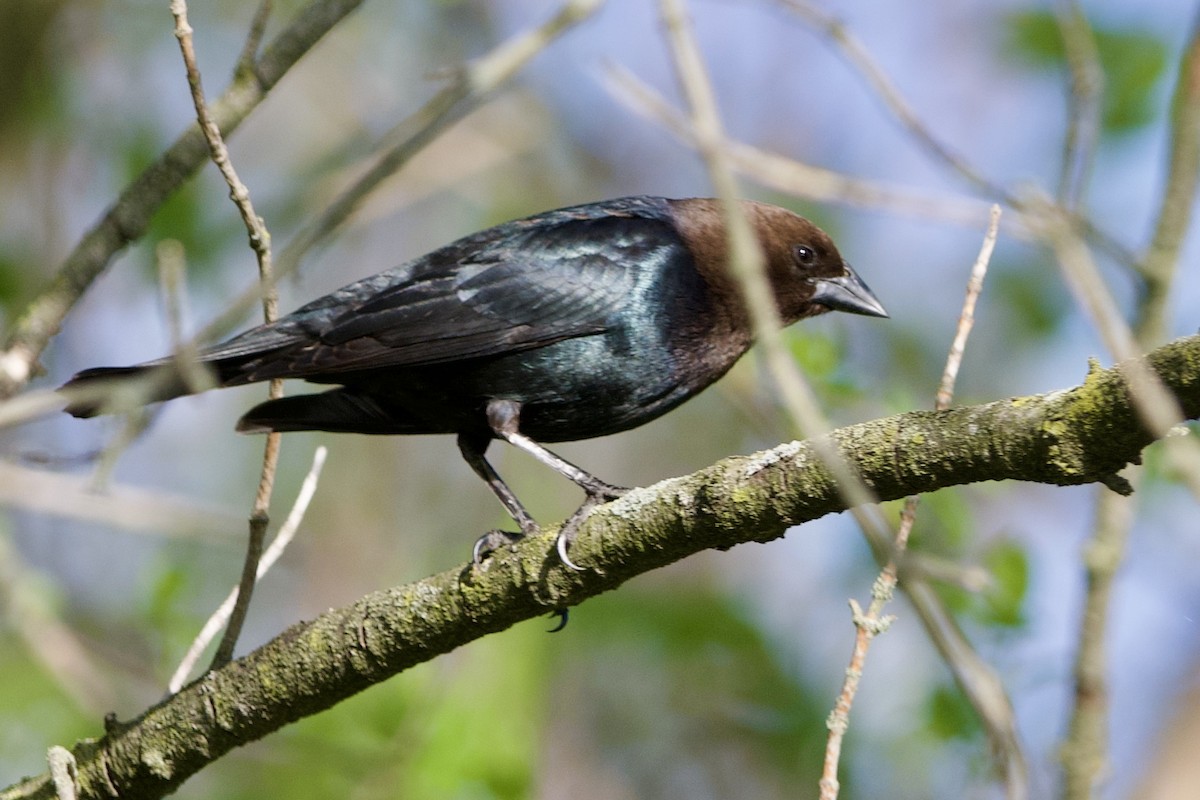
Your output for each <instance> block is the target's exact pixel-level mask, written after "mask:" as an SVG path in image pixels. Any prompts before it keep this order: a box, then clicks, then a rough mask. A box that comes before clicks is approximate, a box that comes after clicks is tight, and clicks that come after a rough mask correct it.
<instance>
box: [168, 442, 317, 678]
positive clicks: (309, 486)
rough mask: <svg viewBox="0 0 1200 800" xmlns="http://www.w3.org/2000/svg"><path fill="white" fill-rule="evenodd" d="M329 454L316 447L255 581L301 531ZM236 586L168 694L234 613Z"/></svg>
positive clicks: (186, 658)
mask: <svg viewBox="0 0 1200 800" xmlns="http://www.w3.org/2000/svg"><path fill="white" fill-rule="evenodd" d="M327 454H328V451H327V449H326V448H325V447H318V448H317V451H316V452H315V453H314V454H313V463H312V467H311V468H310V469H309V471H308V475H307V476H305V478H304V482H303V483H302V484H301V485H300V491H299V493H298V494H297V495H296V502H295V503H294V504H293V505H292V510H291V511H290V512H289V513H288V516H287V519H285V520H284V522H283V527H281V528H280V529H279V533H277V534H275V539H274V540H273V541H272V542H271V546H270V547H268V548H267V549H266V552H264V553H263V557H262V560H261V561H260V562H259V564H258V572H257V575H256V578H257V579H258V580H261V579H262V577H263V576H264V575H266V574H267V572H268V571H269V570H270V569H271V567H272V566H274V565H275V562H276V561H278V560H279V557H280V556H281V555H283V551H284V550H285V549H287V546H288V545H289V544H290V543H291V541H292V539H293V537H295V535H296V531H297V530H298V529H299V528H300V523H301V522H303V521H304V514H305V513H306V512H307V511H308V504H309V503H310V502H312V498H313V495H314V494H316V492H317V482H318V481H319V480H320V478H321V469H322V467H324V466H325V456H326V455H327ZM238 593H239V587H234V588H233V590H232V591H230V593H229V595H228V596H227V597H226V598H225V600H224V601H223V602H222V603H221V605H220V606H219V607H218V608H217V610H216V611H214V612H213V614H212V616H211V617H209V619H208V622H206V623H204V627H203V628H202V629H201V630H200V633H199V634H198V635H197V636H196V639H195V641H193V642H192V645H191V647H189V648H188V651H187V654H186V655H184V657H183V660H182V661H180V662H179V666H178V667H176V669H175V673H174V674H173V675H172V676H171V680H170V682H169V683H168V684H167V692H168V694H175V693H176V692H178V691H179V690H180V689H182V688H183V684H184V682H185V681H187V677H188V675H189V674H191V672H192V669H193V668H195V666H196V662H198V661H199V660H200V656H201V655H203V653H204V650H205V648H207V647H208V645H209V644H210V643H211V642H212V640H213V637H215V636H216V635H217V632H218V631H220V630H221V628H222V627H223V626H224V625H225V623H226V621H227V620H228V619H229V616H230V615H231V614H232V613H233V608H234V604H235V603H236V602H237V597H238Z"/></svg>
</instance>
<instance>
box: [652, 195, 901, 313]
mask: <svg viewBox="0 0 1200 800" xmlns="http://www.w3.org/2000/svg"><path fill="white" fill-rule="evenodd" d="M672 205H673V207H674V210H675V218H676V220H677V222H676V224H677V226H678V227H679V229H680V232H681V234H682V235H683V237H684V240H685V241H686V242H687V244H688V247H689V249H690V250H691V251H692V254H693V256H694V257H695V259H696V265H697V268H698V269H699V271H700V272H701V274H702V275H703V276H704V278H705V280H706V281H707V282H708V283H709V285H710V286H712V287H713V288H714V289H716V290H717V291H722V290H723V291H725V292H729V293H730V294H731V295H732V296H740V292H737V291H736V289H735V288H734V287H733V280H734V279H733V276H732V275H730V274H729V270H728V267H727V257H726V253H727V251H728V243H727V236H726V232H725V224H724V216H723V210H722V208H721V202H720V201H719V200H715V199H711V198H695V199H689V200H675V201H672ZM742 208H743V209H744V210H745V212H746V215H747V217H748V218H749V221H750V223H751V225H752V226H753V228H754V231H755V233H756V234H757V236H758V241H759V243H760V245H761V246H762V250H763V255H764V256H765V258H766V262H767V264H766V266H767V276H768V278H769V280H770V282H771V288H772V289H773V290H774V293H775V300H776V303H777V304H778V308H779V316H780V317H781V319H782V320H783V322H784V324H785V325H790V324H791V323H793V322H796V321H797V320H800V319H803V318H804V317H812V316H816V315H817V314H824V313H825V312H827V311H847V312H850V313H852V314H864V315H866V316H870V317H886V316H887V315H888V314H887V311H885V310H884V308H883V305H882V304H881V303H880V302H879V300H878V299H877V298H876V297H875V295H874V294H873V293H872V292H871V290H870V289H869V288H868V287H867V285H866V284H865V283H864V282H863V280H862V279H861V278H859V277H858V274H857V273H855V271H854V270H853V269H852V268H851V267H850V265H849V264H847V263H846V261H845V259H843V258H842V255H841V253H839V252H838V249H837V246H836V245H835V244H834V243H833V240H832V239H830V238H829V235H828V234H827V233H825V231H823V230H821V229H820V228H818V227H817V226H816V225H814V224H813V223H812V222H810V221H808V220H807V219H805V218H804V217H801V216H799V215H797V214H793V213H792V212H791V211H788V210H787V209H784V208H780V207H778V206H773V205H769V204H767V203H757V202H754V201H750V200H743V201H742Z"/></svg>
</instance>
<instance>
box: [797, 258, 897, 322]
mask: <svg viewBox="0 0 1200 800" xmlns="http://www.w3.org/2000/svg"><path fill="white" fill-rule="evenodd" d="M845 267H846V274H845V275H842V276H840V277H837V278H820V279H818V280H816V281H814V282H813V283H814V284H815V291H814V292H813V296H812V302H814V303H820V304H821V305H823V306H825V307H826V308H830V309H833V310H834V311H848V312H850V313H851V314H863V315H864V316H868V317H886V316H887V315H888V313H887V311H885V310H884V308H883V304H882V303H880V302H879V300H878V299H877V298H876V297H875V295H874V293H873V292H872V291H871V290H870V288H869V287H868V286H867V285H866V284H865V283H863V279H862V278H860V277H858V273H856V272H855V271H854V270H852V269H851V268H850V265H849V264H846V265H845Z"/></svg>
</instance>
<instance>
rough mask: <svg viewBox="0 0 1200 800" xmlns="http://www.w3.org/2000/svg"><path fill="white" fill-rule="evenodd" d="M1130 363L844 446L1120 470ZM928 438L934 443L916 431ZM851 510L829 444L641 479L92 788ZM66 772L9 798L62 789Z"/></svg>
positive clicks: (163, 709) (288, 642)
mask: <svg viewBox="0 0 1200 800" xmlns="http://www.w3.org/2000/svg"><path fill="white" fill-rule="evenodd" d="M1142 363H1143V365H1144V366H1145V367H1146V368H1148V369H1151V370H1153V371H1154V372H1155V373H1156V374H1157V375H1158V376H1159V377H1160V379H1161V380H1162V381H1163V383H1164V384H1165V385H1167V386H1168V387H1170V389H1171V391H1172V392H1173V393H1174V394H1175V396H1176V397H1177V399H1178V401H1179V403H1180V404H1181V406H1182V407H1183V408H1184V410H1185V411H1186V413H1187V414H1188V416H1189V417H1195V416H1197V415H1200V336H1193V337H1189V338H1186V339H1181V340H1179V341H1176V342H1174V343H1172V344H1169V345H1166V346H1164V347H1162V348H1159V349H1158V350H1156V351H1154V352H1153V353H1151V354H1149V355H1148V356H1147V357H1145V359H1144V360H1143V361H1142ZM1128 372H1129V370H1128V365H1127V364H1126V365H1120V366H1119V367H1116V368H1112V369H1098V368H1093V369H1092V370H1091V372H1090V374H1089V375H1088V378H1087V380H1086V382H1085V383H1084V384H1083V385H1082V386H1077V387H1075V388H1073V389H1070V390H1066V391H1058V392H1052V393H1050V394H1045V395H1038V396H1033V397H1016V398H1009V399H1005V400H1000V401H996V402H993V403H988V404H985V405H979V406H968V407H962V408H956V409H950V410H947V411H940V412H909V413H907V414H901V415H897V416H893V417H888V418H885V419H880V420H875V421H873V422H867V423H863V424H859V425H853V426H850V427H847V428H843V429H841V430H839V431H835V432H834V433H833V434H831V435H830V436H829V437H828V439H827V443H826V446H829V445H830V444H832V445H833V446H835V447H836V448H837V449H838V451H839V452H840V453H841V455H842V457H843V458H846V459H848V460H850V461H852V462H853V463H854V465H855V467H856V469H857V471H858V472H859V473H860V474H861V475H862V476H863V478H864V479H865V480H866V481H867V483H868V485H869V486H871V487H872V488H873V489H874V491H875V492H876V494H877V495H878V496H879V497H880V498H881V499H884V500H888V499H898V498H901V497H905V496H907V495H910V494H914V493H921V492H928V491H933V490H935V489H938V488H943V487H946V486H953V485H961V484H966V483H975V482H981V481H990V480H1027V481H1038V482H1043V483H1051V484H1058V485H1073V484H1081V483H1090V482H1094V481H1098V480H1102V479H1105V478H1108V477H1109V476H1111V475H1113V474H1114V473H1115V472H1116V470H1118V469H1121V468H1122V467H1123V466H1124V465H1125V464H1127V463H1128V462H1130V461H1133V460H1136V459H1138V457H1139V453H1140V451H1141V450H1142V448H1143V447H1145V446H1146V445H1147V444H1149V443H1150V442H1151V441H1153V436H1152V435H1151V434H1150V433H1149V432H1148V431H1147V430H1146V429H1145V428H1144V427H1143V426H1141V425H1139V424H1138V418H1137V412H1136V410H1135V409H1134V408H1133V406H1132V404H1131V403H1130V400H1129V394H1128V384H1127V382H1126V379H1125V376H1126V375H1127V374H1128ZM911 442H920V443H921V445H920V446H919V447H906V446H903V445H905V444H906V443H911ZM844 508H845V503H844V501H843V500H842V499H841V496H840V494H839V490H838V487H837V485H836V482H835V481H834V480H833V478H832V476H831V475H830V473H829V471H828V469H826V468H825V466H824V465H823V464H822V462H821V460H820V459H819V458H818V456H817V449H816V447H815V446H814V444H813V443H812V442H791V443H788V444H784V445H780V446H778V447H776V448H774V449H773V450H770V451H767V452H763V453H758V454H756V455H752V456H742V457H736V458H729V459H725V460H723V461H721V462H719V463H717V464H715V465H713V466H711V467H709V468H707V469H704V470H701V471H699V472H696V473H693V474H692V475H688V476H685V477H681V478H673V479H670V480H666V481H663V482H661V483H658V484H656V485H654V486H651V487H647V488H644V489H635V490H633V491H632V492H630V493H629V494H628V495H626V496H625V497H623V498H622V499H620V500H617V501H615V502H613V503H610V504H608V505H605V506H601V507H599V508H597V509H596V511H595V512H594V513H593V514H592V515H591V516H589V517H588V519H587V520H586V521H585V522H584V523H583V525H582V527H581V529H580V535H579V537H578V538H577V539H576V541H575V543H574V545H573V548H574V549H573V553H574V555H575V556H576V560H577V561H578V562H579V563H581V564H584V565H586V567H587V568H588V569H586V570H585V571H584V572H574V571H572V570H569V569H567V568H565V567H564V566H562V565H561V564H560V563H559V561H558V559H557V557H556V554H555V552H554V538H555V531H553V530H548V531H546V532H545V533H544V534H542V535H540V536H534V537H529V538H527V539H525V540H523V541H521V542H520V543H518V544H517V545H515V546H514V547H513V548H512V549H511V550H501V551H497V553H495V554H494V555H493V556H492V557H491V558H490V559H488V560H487V561H486V562H485V563H484V564H483V565H482V566H480V567H472V566H471V565H470V564H464V565H461V566H458V567H455V568H454V569H451V570H448V571H446V572H443V573H441V574H438V575H434V576H432V577H429V578H426V579H425V580H422V581H418V582H417V583H414V584H410V585H408V586H403V587H397V588H393V589H388V590H385V591H380V592H375V593H372V594H370V595H368V596H366V597H364V598H363V599H362V600H360V601H359V602H357V603H355V604H354V605H352V606H349V607H346V608H342V609H337V610H333V611H329V612H327V613H325V614H323V615H321V616H320V617H318V618H316V619H315V620H312V621H309V622H303V623H299V624H297V625H295V626H293V627H292V628H290V629H288V630H287V631H285V632H284V633H283V634H281V635H280V636H278V637H277V638H276V639H274V640H272V641H271V642H268V643H267V644H266V645H264V646H263V647H261V648H259V649H257V650H255V651H254V652H252V653H250V654H248V655H246V656H244V657H242V658H240V659H238V660H236V661H233V662H231V663H229V664H227V665H226V666H224V667H223V668H221V669H219V670H215V671H213V672H210V673H208V674H207V675H205V676H204V677H203V678H201V679H199V680H198V681H196V682H194V683H192V684H191V685H190V686H188V687H185V688H184V689H183V690H182V691H180V692H179V693H178V694H176V695H173V696H172V697H170V698H168V699H167V700H164V701H163V702H161V703H159V704H158V705H156V706H154V707H153V708H151V709H149V710H147V711H146V712H145V713H144V714H142V715H141V716H140V717H138V718H137V719H136V720H133V721H131V722H128V723H117V722H113V723H112V724H110V725H109V726H108V730H107V732H106V734H105V735H104V736H103V737H102V738H100V739H98V740H91V739H89V740H86V741H82V742H80V743H79V744H77V745H76V747H75V748H74V749H73V753H74V755H75V758H76V760H77V763H78V777H79V787H80V797H81V798H100V797H109V796H113V795H117V796H120V797H122V798H125V800H134V799H135V798H158V797H162V796H163V795H164V794H166V793H169V792H170V791H172V790H173V789H175V788H176V787H178V786H179V785H180V784H181V783H183V781H185V780H186V779H187V778H188V777H190V776H191V775H193V774H195V773H196V772H198V771H199V770H200V769H202V768H203V767H205V766H206V765H207V764H209V763H211V762H213V761H215V760H216V759H218V758H220V757H221V756H222V755H224V754H225V753H227V752H229V751H230V750H232V749H233V748H235V747H238V746H240V745H242V744H245V743H247V742H250V741H254V740H256V739H259V738H261V737H263V736H266V735H267V734H269V733H271V732H273V731H275V730H278V729H279V728H281V727H282V726H284V725H286V724H288V723H291V722H294V721H296V720H298V719H300V718H302V717H306V716H309V715H312V714H315V713H317V712H319V711H321V710H324V709H326V708H329V707H331V706H333V705H334V704H336V703H338V702H339V701H341V700H343V699H345V698H347V697H349V696H351V695H353V694H355V693H357V692H359V691H362V690H363V689H365V688H367V687H369V686H372V685H374V684H376V683H379V682H381V681H383V680H386V679H387V678H389V677H391V676H392V675H395V674H396V673H398V672H401V671H403V670H405V669H408V668H409V667H411V666H413V665H415V664H418V663H422V662H425V661H428V660H430V659H432V658H434V657H435V656H437V655H440V654H442V653H446V652H449V651H450V650H453V649H455V648H457V647H459V646H461V645H463V644H466V643H467V642H470V641H473V640H475V639H478V638H480V637H482V636H485V635H486V634H488V633H494V632H497V631H501V630H505V629H507V628H509V627H511V626H512V625H514V624H516V623H517V622H520V621H522V620H526V619H531V618H534V617H537V616H540V615H542V614H545V613H546V612H547V611H548V610H551V609H560V608H564V607H567V606H571V605H576V604H578V603H580V602H582V601H583V600H585V599H587V598H589V597H593V596H595V595H598V594H600V593H602V592H605V591H609V590H612V589H615V588H616V587H618V586H620V585H621V584H623V583H624V582H625V581H627V580H629V579H630V578H632V577H635V576H636V575H639V574H643V573H645V572H648V571H650V570H652V569H656V568H659V567H662V566H665V565H667V564H670V563H672V562H674V561H678V560H679V559H682V558H684V557H686V556H688V555H691V554H693V553H696V552H699V551H701V550H705V549H710V548H720V549H724V548H728V547H731V546H733V545H735V544H739V543H742V542H747V541H760V542H765V541H770V540H772V539H776V538H778V537H780V536H782V535H783V534H784V533H785V532H786V531H787V530H788V528H789V527H790V526H793V525H797V524H799V523H802V522H805V521H808V520H813V519H817V518H819V517H822V516H825V515H826V514H830V513H834V512H836V511H840V510H842V509H844ZM53 796H54V788H53V785H52V782H51V780H50V777H49V775H48V774H43V775H41V776H38V777H35V778H30V779H26V780H24V781H22V782H21V783H19V784H16V785H14V786H12V787H10V788H8V789H7V790H3V791H0V800H16V799H17V798H34V797H37V798H51V797H53Z"/></svg>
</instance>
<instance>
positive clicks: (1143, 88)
mask: <svg viewBox="0 0 1200 800" xmlns="http://www.w3.org/2000/svg"><path fill="white" fill-rule="evenodd" d="M1006 26H1007V33H1008V45H1009V47H1008V52H1009V53H1011V54H1012V55H1013V56H1015V57H1016V58H1017V59H1019V60H1020V61H1021V62H1022V63H1025V64H1028V65H1030V66H1032V67H1034V68H1037V69H1041V70H1046V69H1055V70H1058V69H1066V68H1067V61H1066V50H1065V47H1064V44H1063V36H1062V30H1061V28H1060V25H1059V21H1058V19H1057V17H1056V16H1055V14H1054V12H1052V11H1048V10H1040V9H1039V10H1033V11H1020V12H1017V13H1014V14H1011V15H1009V17H1008V18H1007V20H1006ZM1092 35H1093V37H1094V39H1095V43H1096V51H1097V54H1098V57H1099V60H1100V66H1101V69H1103V71H1104V97H1103V106H1102V111H1101V127H1102V131H1103V132H1104V133H1108V134H1124V133H1130V132H1132V131H1135V130H1137V129H1138V128H1141V127H1144V126H1145V125H1147V124H1149V123H1150V122H1152V121H1154V119H1155V117H1156V115H1157V114H1158V109H1156V107H1155V103H1156V101H1157V99H1158V94H1157V89H1158V84H1159V82H1160V81H1161V80H1162V79H1163V78H1164V77H1165V74H1166V66H1167V47H1166V45H1165V44H1164V43H1163V42H1162V41H1160V40H1159V39H1158V37H1156V36H1154V35H1153V34H1150V33H1147V32H1146V31H1140V30H1130V29H1128V28H1110V27H1106V26H1104V25H1097V24H1095V23H1093V26H1092Z"/></svg>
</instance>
